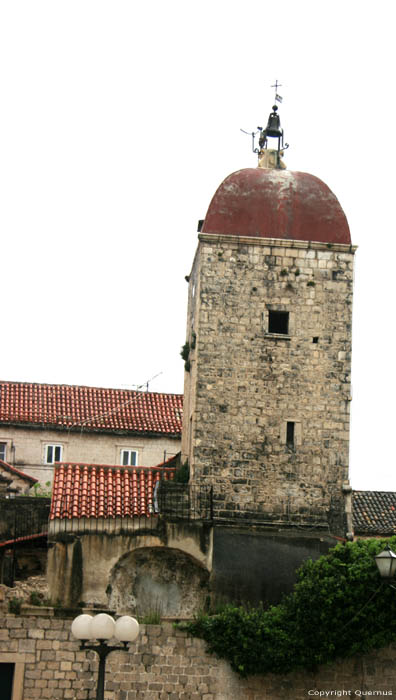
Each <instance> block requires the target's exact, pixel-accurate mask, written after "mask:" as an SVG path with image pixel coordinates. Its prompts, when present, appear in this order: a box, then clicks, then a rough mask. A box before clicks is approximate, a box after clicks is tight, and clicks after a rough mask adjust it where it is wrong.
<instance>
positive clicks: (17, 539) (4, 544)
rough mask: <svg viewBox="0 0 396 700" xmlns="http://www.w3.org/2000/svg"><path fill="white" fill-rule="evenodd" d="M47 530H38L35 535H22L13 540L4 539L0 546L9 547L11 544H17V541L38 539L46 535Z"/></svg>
mask: <svg viewBox="0 0 396 700" xmlns="http://www.w3.org/2000/svg"><path fill="white" fill-rule="evenodd" d="M47 535H48V532H46V531H45V532H38V533H37V534H35V535H24V536H23V537H16V538H15V539H13V540H4V541H3V542H0V547H10V546H11V545H12V544H18V543H19V542H31V540H38V539H40V537H47Z"/></svg>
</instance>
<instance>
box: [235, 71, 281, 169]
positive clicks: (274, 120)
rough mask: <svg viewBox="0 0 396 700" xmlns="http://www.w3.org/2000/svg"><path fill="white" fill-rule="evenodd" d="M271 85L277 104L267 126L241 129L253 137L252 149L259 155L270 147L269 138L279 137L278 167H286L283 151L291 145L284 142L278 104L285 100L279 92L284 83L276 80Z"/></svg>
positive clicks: (277, 150)
mask: <svg viewBox="0 0 396 700" xmlns="http://www.w3.org/2000/svg"><path fill="white" fill-rule="evenodd" d="M271 87H272V88H275V104H274V105H273V107H272V112H271V114H270V115H269V117H268V122H267V126H266V128H265V129H263V127H262V126H258V127H257V131H252V132H249V131H245V130H244V129H241V131H243V133H244V134H248V135H250V136H251V137H252V151H253V153H257V154H258V155H259V156H260V155H263V151H264V150H265V149H267V148H268V138H276V139H278V147H277V149H276V167H277V168H281V167H284V166H282V165H281V159H280V158H281V151H283V150H284V149H286V148H288V147H289V144H288V143H285V144H284V143H283V129H281V125H280V118H279V114H278V106H277V104H276V102H279V103H282V102H283V98H282V97H281V96H280V95H279V93H278V88H279V87H282V85H281V84H280V83H278V81H277V80H275V85H271ZM258 133H259V134H260V137H259V145H258V148H257V147H256V146H255V138H256V136H257V134H258Z"/></svg>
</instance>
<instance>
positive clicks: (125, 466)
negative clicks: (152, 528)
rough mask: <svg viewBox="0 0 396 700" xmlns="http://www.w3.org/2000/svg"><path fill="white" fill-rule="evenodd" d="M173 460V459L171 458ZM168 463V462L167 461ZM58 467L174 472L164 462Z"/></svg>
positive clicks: (82, 463) (80, 464)
mask: <svg viewBox="0 0 396 700" xmlns="http://www.w3.org/2000/svg"><path fill="white" fill-rule="evenodd" d="M172 459H173V458H172ZM169 461H170V460H169ZM0 462H1V460H0ZM59 467H63V468H64V467H89V468H93V469H121V471H134V470H137V471H140V470H145V471H158V470H159V469H169V470H171V471H172V472H174V471H175V469H176V467H175V466H174V467H172V466H168V467H167V466H166V462H162V463H161V464H158V465H156V466H154V467H153V466H151V467H145V466H144V465H142V464H139V465H135V466H133V465H130V464H94V463H93V462H55V464H54V470H56V469H59Z"/></svg>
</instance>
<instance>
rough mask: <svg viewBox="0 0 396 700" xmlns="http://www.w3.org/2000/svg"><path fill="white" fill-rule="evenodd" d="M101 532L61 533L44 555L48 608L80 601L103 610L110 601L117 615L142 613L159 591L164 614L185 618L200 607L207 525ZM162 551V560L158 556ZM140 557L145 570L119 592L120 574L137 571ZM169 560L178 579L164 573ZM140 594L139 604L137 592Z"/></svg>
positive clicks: (207, 561) (208, 562)
mask: <svg viewBox="0 0 396 700" xmlns="http://www.w3.org/2000/svg"><path fill="white" fill-rule="evenodd" d="M105 529H106V531H105V532H100V531H99V532H96V533H85V534H83V533H81V534H79V535H77V534H73V535H72V534H64V533H60V534H59V535H57V536H56V537H55V538H54V541H53V542H52V543H51V547H50V549H49V553H48V568H47V576H48V585H49V590H50V596H51V600H52V601H53V602H56V601H58V600H59V601H61V602H62V604H63V605H77V604H78V603H79V602H80V601H84V602H85V603H86V604H89V605H102V606H107V605H108V603H109V596H110V598H111V601H112V604H113V605H116V606H117V608H116V609H117V610H119V611H120V612H121V611H124V612H128V611H129V612H135V608H134V607H133V606H134V605H135V604H136V603H139V602H140V606H142V607H144V608H145V609H147V608H148V607H151V609H155V608H156V607H157V602H158V591H159V590H161V591H162V592H163V594H164V595H165V594H166V595H167V596H168V597H167V601H168V602H167V603H166V607H167V608H169V614H172V615H177V616H178V615H179V616H180V615H181V616H182V615H189V614H190V613H191V612H192V611H193V610H197V609H198V608H199V607H200V606H202V603H203V596H204V595H206V589H205V586H206V581H207V579H208V572H210V570H211V568H212V555H213V552H212V550H213V544H212V541H213V533H212V529H211V528H210V527H209V526H208V525H205V524H203V523H200V522H191V523H165V522H160V523H159V524H158V527H157V528H156V529H153V530H152V531H151V532H147V531H144V530H143V531H142V532H139V531H135V532H131V533H130V534H128V533H127V534H125V532H124V533H121V534H120V533H117V534H113V535H110V534H109V533H108V531H107V528H105ZM161 550H163V551H164V552H167V554H163V553H161ZM145 552H146V553H147V556H149V558H150V561H151V564H150V566H147V562H146V568H144V567H143V569H144V571H143V570H142V572H139V571H137V572H136V575H132V574H131V579H130V582H129V585H128V586H127V588H126V589H123V590H121V589H120V581H121V580H123V582H124V583H125V584H126V581H125V580H124V579H125V576H123V574H122V571H123V570H124V569H125V567H126V568H127V569H129V568H130V567H131V566H133V565H134V564H135V565H136V566H138V565H139V566H140V564H142V561H141V560H142V558H143V559H144V557H145V556H146V555H145V554H144V553H145ZM171 553H172V554H171ZM136 557H137V558H136ZM167 557H168V558H167ZM170 557H173V559H174V561H173V567H176V566H178V567H180V572H179V573H177V572H176V570H175V568H173V569H169V566H171V562H170V559H169V558H170ZM165 559H166V562H167V566H168V569H167V568H166V566H165ZM156 560H157V561H156ZM155 561H156V563H155ZM184 569H186V570H187V569H188V570H189V572H190V576H191V578H190V584H189V585H190V587H191V590H194V591H195V593H194V596H193V597H191V595H190V593H188V595H187V588H188V581H187V580H185V575H184V573H183V571H184ZM193 572H194V574H193ZM205 572H206V573H205ZM143 573H144V576H145V577H146V584H147V582H148V579H149V578H150V577H151V579H150V580H151V585H150V587H147V586H146V595H145V596H143V593H142V585H141V580H140V581H139V580H137V578H138V577H139V575H143ZM172 576H173V579H174V581H175V584H176V588H175V590H173V589H172V588H169V583H170V581H171V578H172ZM178 577H179V578H178ZM194 586H196V588H194ZM113 588H114V590H113ZM139 588H140V601H139V594H138V592H137V591H138V589H139ZM150 590H151V593H150V595H149V591H150ZM172 591H173V593H174V595H172ZM166 592H167V593H166ZM111 593H113V595H112V597H111ZM143 597H144V600H143ZM135 599H136V600H135ZM133 601H134V602H133ZM129 605H131V606H132V607H129ZM139 612H140V610H139Z"/></svg>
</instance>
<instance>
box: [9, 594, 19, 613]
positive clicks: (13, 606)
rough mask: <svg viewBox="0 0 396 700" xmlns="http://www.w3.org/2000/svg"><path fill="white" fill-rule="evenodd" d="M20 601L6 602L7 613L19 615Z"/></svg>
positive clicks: (16, 599) (14, 599)
mask: <svg viewBox="0 0 396 700" xmlns="http://www.w3.org/2000/svg"><path fill="white" fill-rule="evenodd" d="M21 606H22V601H21V600H20V598H11V599H10V600H9V601H8V612H10V613H13V615H19V614H20V612H21Z"/></svg>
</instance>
